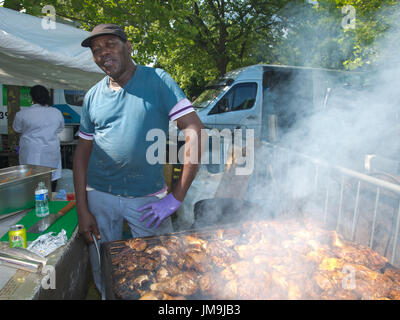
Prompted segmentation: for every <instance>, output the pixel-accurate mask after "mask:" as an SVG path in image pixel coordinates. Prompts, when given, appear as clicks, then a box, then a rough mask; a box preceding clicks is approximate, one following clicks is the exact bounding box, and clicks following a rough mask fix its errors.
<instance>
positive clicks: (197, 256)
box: [184, 251, 211, 273]
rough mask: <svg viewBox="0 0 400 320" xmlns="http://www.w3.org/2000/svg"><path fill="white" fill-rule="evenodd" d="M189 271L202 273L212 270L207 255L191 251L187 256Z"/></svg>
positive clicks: (186, 264) (186, 265)
mask: <svg viewBox="0 0 400 320" xmlns="http://www.w3.org/2000/svg"><path fill="white" fill-rule="evenodd" d="M184 266H185V267H186V268H187V269H192V270H195V271H198V272H201V273H204V272H206V271H209V270H210V269H211V263H210V260H209V257H208V256H207V255H206V253H205V252H204V251H203V252H199V251H189V252H187V253H186V255H185V264H184Z"/></svg>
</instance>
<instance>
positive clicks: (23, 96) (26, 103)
mask: <svg viewBox="0 0 400 320" xmlns="http://www.w3.org/2000/svg"><path fill="white" fill-rule="evenodd" d="M30 89H31V88H30V87H19V105H20V106H21V107H30V106H31V105H32V99H31V96H30V94H29V90H30ZM6 105H7V86H6V85H3V106H6Z"/></svg>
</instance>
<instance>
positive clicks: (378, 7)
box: [4, 0, 396, 97]
mask: <svg viewBox="0 0 400 320" xmlns="http://www.w3.org/2000/svg"><path fill="white" fill-rule="evenodd" d="M309 2H310V1H304V0H151V1H149V0H96V1H95V0H46V1H40V0H39V1H38V0H5V2H4V6H6V7H9V8H12V9H15V10H21V9H25V10H26V12H27V13H29V14H33V15H42V13H41V8H42V7H43V6H44V5H53V6H54V7H55V9H56V13H57V16H58V17H62V18H66V19H72V20H74V21H77V22H78V23H79V24H80V27H81V28H83V29H86V30H91V29H92V28H93V27H94V26H95V25H97V24H99V23H116V24H118V25H120V26H122V27H124V28H125V31H126V33H127V34H128V37H129V40H130V41H131V43H132V46H133V49H134V52H133V58H134V60H135V61H136V62H137V63H141V64H153V65H154V66H158V67H162V68H164V69H165V70H167V71H168V72H169V73H170V74H171V75H172V76H173V77H174V78H175V79H176V80H177V81H178V83H179V84H180V85H181V87H182V88H183V89H184V91H185V93H186V94H187V95H188V96H189V97H193V96H197V95H198V94H199V93H200V92H201V91H202V89H203V87H204V86H205V84H206V83H207V82H209V81H211V80H214V79H215V78H217V77H219V76H221V75H222V74H224V73H225V72H227V71H229V70H232V69H235V68H238V67H243V66H246V65H251V64H255V63H276V64H290V65H308V66H319V67H326V68H335V69H354V68H359V67H363V66H364V67H365V66H368V65H369V64H371V63H373V61H374V59H375V58H376V57H377V56H378V52H377V49H376V47H375V46H374V44H375V42H376V40H377V39H379V38H380V37H382V35H383V34H385V32H386V31H387V30H388V28H389V26H390V23H391V21H389V20H390V19H389V18H388V12H387V11H388V10H391V8H392V7H393V6H394V5H395V4H396V0H369V1H361V0H319V1H318V2H317V5H315V4H310V3H309ZM314 3H316V1H314ZM346 5H351V6H353V7H354V8H355V18H356V20H355V29H351V28H347V29H345V28H343V25H342V21H343V19H344V18H345V17H346V13H343V12H342V8H343V7H344V6H346Z"/></svg>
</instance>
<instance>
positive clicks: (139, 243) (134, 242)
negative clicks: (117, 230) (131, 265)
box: [125, 238, 147, 252]
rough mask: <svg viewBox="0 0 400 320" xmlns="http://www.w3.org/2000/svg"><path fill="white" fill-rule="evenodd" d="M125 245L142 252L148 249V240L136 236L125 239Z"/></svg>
mask: <svg viewBox="0 0 400 320" xmlns="http://www.w3.org/2000/svg"><path fill="white" fill-rule="evenodd" d="M125 245H126V246H128V247H129V248H131V249H133V250H135V251H138V252H141V251H143V250H144V249H146V247H147V242H146V240H144V239H140V238H135V239H129V240H127V241H125Z"/></svg>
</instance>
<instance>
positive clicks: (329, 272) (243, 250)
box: [102, 145, 400, 299]
mask: <svg viewBox="0 0 400 320" xmlns="http://www.w3.org/2000/svg"><path fill="white" fill-rule="evenodd" d="M265 147H266V150H267V151H266V152H268V157H266V159H270V162H269V163H267V164H266V165H265V168H264V169H265V172H264V173H262V174H261V175H260V176H261V177H263V179H267V180H265V181H268V183H264V184H265V185H266V189H268V194H265V198H266V199H267V202H268V203H271V206H270V208H269V210H268V211H265V210H263V209H262V208H260V207H257V206H255V205H252V204H251V203H244V202H240V201H238V200H233V199H231V200H232V201H229V199H222V200H221V199H212V200H209V202H211V203H212V205H211V206H207V205H204V202H203V203H202V204H201V205H197V206H196V209H197V210H198V211H199V212H197V214H196V223H195V224H194V227H197V228H199V229H196V230H186V231H181V232H176V233H171V234H168V235H163V236H156V237H146V238H139V239H131V240H128V241H115V242H109V243H105V244H102V266H103V275H104V276H105V277H104V280H105V288H106V297H107V299H139V298H140V299H400V270H399V269H398V267H397V266H398V256H399V255H398V252H397V251H398V246H397V241H398V232H399V223H400V202H399V195H400V187H399V186H398V185H395V184H393V183H390V182H387V181H384V180H382V179H376V178H374V177H371V176H368V175H365V174H360V173H358V172H354V171H351V170H348V169H345V168H341V167H337V166H331V165H329V164H327V163H324V162H322V161H320V160H317V159H312V158H309V157H306V156H303V155H299V154H296V153H294V152H291V151H289V150H286V149H283V148H279V147H277V146H271V145H265ZM294 181H300V182H301V186H300V187H299V185H297V183H294ZM278 198H280V199H286V200H285V201H273V200H274V199H278ZM215 204H220V206H215ZM272 204H273V205H272ZM208 210H211V211H212V212H211V215H212V216H215V217H216V218H215V220H213V221H211V224H212V225H214V227H207V223H206V221H207V218H206V215H205V214H204V211H208ZM245 210H249V212H253V213H254V212H261V213H262V215H254V214H253V215H250V214H247V213H249V212H246V211H245ZM227 215H228V216H229V218H227ZM233 221H234V223H232V222H233ZM227 222H230V223H227ZM382 235H384V236H382ZM177 243H179V249H177V247H176V246H177Z"/></svg>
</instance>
